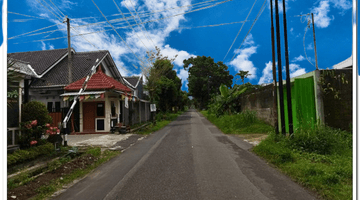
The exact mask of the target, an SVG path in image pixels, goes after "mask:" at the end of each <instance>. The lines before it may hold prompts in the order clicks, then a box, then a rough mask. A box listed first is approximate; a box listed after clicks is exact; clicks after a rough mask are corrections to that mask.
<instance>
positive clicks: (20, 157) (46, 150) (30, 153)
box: [7, 143, 54, 166]
mask: <svg viewBox="0 0 360 200" xmlns="http://www.w3.org/2000/svg"><path fill="white" fill-rule="evenodd" d="M53 152H54V145H53V144H51V143H47V144H44V145H41V146H38V147H32V148H30V149H26V150H17V151H15V152H14V153H13V154H8V155H7V166H11V165H15V164H19V163H22V162H25V161H29V160H33V159H36V158H38V157H40V156H44V155H50V154H52V153H53Z"/></svg>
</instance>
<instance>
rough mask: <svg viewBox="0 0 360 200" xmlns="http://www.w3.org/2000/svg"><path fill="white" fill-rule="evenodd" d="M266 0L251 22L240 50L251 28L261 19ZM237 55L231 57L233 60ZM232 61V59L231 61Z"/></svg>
mask: <svg viewBox="0 0 360 200" xmlns="http://www.w3.org/2000/svg"><path fill="white" fill-rule="evenodd" d="M266 1H267V0H265V1H264V3H263V5H262V6H261V8H260V10H259V12H258V14H257V16H256V18H255V20H254V21H253V23H252V24H251V27H250V29H249V31H248V32H247V33H246V36H245V38H244V39H243V41H242V42H241V44H240V46H239V48H238V50H239V49H240V47H241V46H242V44H243V43H244V42H245V39H246V37H247V36H248V35H249V33H250V31H251V29H252V28H253V27H254V25H255V23H256V21H257V20H258V19H259V17H260V16H261V14H262V13H263V12H264V10H265V3H266ZM235 56H236V54H234V56H233V57H232V58H231V61H233V60H234V58H235ZM231 61H230V62H231Z"/></svg>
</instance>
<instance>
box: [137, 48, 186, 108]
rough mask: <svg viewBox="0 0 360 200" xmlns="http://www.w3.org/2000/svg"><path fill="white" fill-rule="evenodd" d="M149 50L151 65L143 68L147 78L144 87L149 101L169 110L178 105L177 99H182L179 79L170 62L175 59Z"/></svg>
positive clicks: (158, 50) (158, 51)
mask: <svg viewBox="0 0 360 200" xmlns="http://www.w3.org/2000/svg"><path fill="white" fill-rule="evenodd" d="M156 50H157V52H149V53H148V54H149V61H150V63H152V66H151V67H149V68H145V69H143V70H144V71H143V73H144V74H145V77H146V79H147V84H146V86H145V89H147V90H148V91H149V96H150V101H151V102H154V103H156V104H157V108H159V109H160V110H161V111H170V110H171V108H172V107H176V106H179V104H180V102H179V100H180V99H182V98H181V96H182V93H181V79H180V78H179V77H177V75H176V71H175V70H173V68H174V65H173V64H172V62H173V61H174V60H175V58H176V56H175V58H173V59H168V57H164V56H162V55H161V53H160V49H159V48H157V47H156Z"/></svg>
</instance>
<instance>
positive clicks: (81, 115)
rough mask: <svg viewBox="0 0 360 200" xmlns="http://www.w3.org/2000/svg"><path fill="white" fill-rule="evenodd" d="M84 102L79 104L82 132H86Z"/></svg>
mask: <svg viewBox="0 0 360 200" xmlns="http://www.w3.org/2000/svg"><path fill="white" fill-rule="evenodd" d="M83 102H84V101H80V102H79V104H80V105H79V118H80V119H79V121H80V132H83V131H84V116H83V113H84V112H83Z"/></svg>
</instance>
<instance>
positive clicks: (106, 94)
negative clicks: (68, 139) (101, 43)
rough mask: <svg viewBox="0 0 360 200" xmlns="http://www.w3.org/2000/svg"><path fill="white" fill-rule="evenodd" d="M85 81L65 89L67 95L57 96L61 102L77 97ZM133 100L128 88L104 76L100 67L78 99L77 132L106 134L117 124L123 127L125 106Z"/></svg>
mask: <svg viewBox="0 0 360 200" xmlns="http://www.w3.org/2000/svg"><path fill="white" fill-rule="evenodd" d="M85 79H86V77H84V78H82V79H80V80H78V81H75V82H73V83H71V84H69V85H68V86H66V87H65V91H66V93H64V94H62V95H60V96H61V97H63V99H64V101H67V100H69V99H71V98H74V96H76V95H78V91H79V90H80V89H81V88H82V85H83V83H84V82H85ZM135 98H136V97H134V96H133V95H132V90H131V89H130V88H128V87H126V86H125V85H124V84H122V83H120V82H119V81H117V80H115V79H114V78H112V77H110V76H108V75H106V74H105V73H104V71H103V68H102V66H101V65H99V66H98V67H97V72H96V73H95V74H94V75H92V77H91V78H90V79H89V81H88V82H87V87H86V91H85V92H83V93H82V94H81V96H80V99H79V101H80V102H79V106H80V109H79V111H80V112H79V115H80V116H79V119H80V120H79V128H80V132H84V133H94V132H109V131H110V128H111V127H112V126H115V125H116V124H117V123H118V122H122V123H124V121H125V119H126V118H125V116H124V110H125V108H126V107H127V106H126V105H125V104H128V103H130V102H132V101H135V100H134V99H135Z"/></svg>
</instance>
